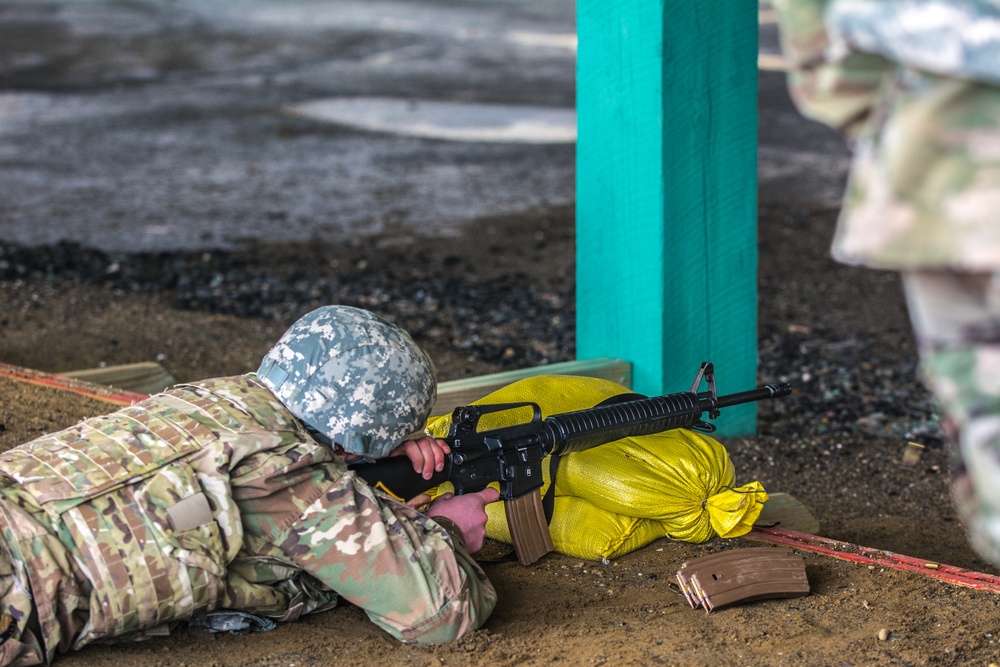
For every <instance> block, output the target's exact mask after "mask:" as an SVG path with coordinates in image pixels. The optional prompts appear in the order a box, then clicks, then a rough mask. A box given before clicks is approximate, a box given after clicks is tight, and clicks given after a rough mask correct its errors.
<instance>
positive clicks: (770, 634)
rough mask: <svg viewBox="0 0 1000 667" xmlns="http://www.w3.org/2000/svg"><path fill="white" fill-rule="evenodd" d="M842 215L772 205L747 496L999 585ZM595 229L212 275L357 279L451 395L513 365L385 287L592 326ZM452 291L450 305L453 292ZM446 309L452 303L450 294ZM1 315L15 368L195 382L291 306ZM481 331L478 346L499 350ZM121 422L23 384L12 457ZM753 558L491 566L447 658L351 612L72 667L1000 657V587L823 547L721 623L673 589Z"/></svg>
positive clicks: (684, 551) (356, 249) (59, 276)
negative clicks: (91, 423)
mask: <svg viewBox="0 0 1000 667" xmlns="http://www.w3.org/2000/svg"><path fill="white" fill-rule="evenodd" d="M834 218H835V212H834V211H832V210H822V209H819V210H816V209H809V208H808V207H806V206H798V205H782V206H775V205H763V206H762V207H761V216H760V220H761V227H760V230H761V231H760V247H761V256H760V287H761V306H760V326H759V331H760V341H761V371H760V376H761V378H760V379H761V381H762V382H770V381H776V380H788V381H791V382H793V383H794V384H795V385H796V393H795V394H794V395H793V396H792V397H789V398H788V399H783V400H782V401H778V402H775V403H774V404H773V405H770V406H763V405H762V406H761V414H760V422H761V425H760V430H759V433H758V434H757V435H756V436H754V437H746V438H733V439H729V440H727V441H725V444H726V446H727V448H728V450H729V453H730V456H731V458H732V459H733V461H734V463H735V465H736V470H737V474H738V478H739V481H740V482H746V481H750V480H753V479H758V480H760V481H761V482H762V483H763V484H764V485H765V487H766V488H767V489H768V490H770V491H781V492H786V493H790V494H792V495H793V496H795V497H796V498H798V499H799V500H800V501H802V502H803V503H804V504H805V505H806V506H807V507H809V508H810V509H811V510H812V511H813V513H814V514H815V515H816V517H817V518H818V519H819V521H820V523H821V526H822V532H823V534H825V535H826V536H829V537H833V538H836V539H839V540H844V541H847V542H852V543H855V544H861V545H866V546H870V547H875V548H880V549H886V550H891V551H896V552H899V553H903V554H907V555H911V556H918V557H923V558H927V559H931V560H935V561H938V562H942V563H948V564H952V565H956V566H960V567H965V568H970V569H973V570H978V571H984V572H988V573H996V570H995V569H993V568H991V567H990V566H989V565H987V564H986V563H984V562H982V561H981V560H979V559H978V558H977V557H976V556H975V555H974V554H973V553H972V552H971V550H970V549H969V548H968V546H967V543H966V540H965V537H964V534H963V531H962V528H961V526H960V525H959V523H958V521H957V519H956V516H955V513H954V511H953V509H952V507H951V504H950V500H949V495H948V488H947V469H948V459H947V453H946V451H945V449H944V447H943V446H942V445H941V442H940V437H939V435H938V433H937V431H936V427H935V425H934V415H933V407H932V406H931V405H930V403H929V401H928V398H927V396H926V393H925V392H924V391H923V389H922V388H921V387H920V385H919V383H918V381H917V379H916V376H915V369H914V351H913V344H912V340H911V339H910V336H909V327H908V324H907V321H906V316H905V310H904V307H903V304H902V300H901V296H900V292H899V286H898V283H897V281H896V279H895V277H894V276H892V275H890V274H884V273H875V272H869V271H864V270H861V269H851V268H847V267H841V266H837V265H835V264H833V263H832V262H831V261H830V260H829V259H828V254H827V246H828V243H829V239H830V234H831V231H832V225H833V221H834ZM572 229H573V221H572V211H571V210H563V211H553V212H548V213H546V214H545V215H543V216H537V215H535V216H526V217H522V218H516V219H505V220H487V221H482V222H481V223H476V224H474V225H472V226H471V227H470V229H469V230H468V233H467V234H465V235H464V236H463V237H462V238H458V239H452V240H450V241H448V247H447V251H442V244H441V242H440V241H439V240H438V241H436V240H434V239H421V238H416V237H413V238H409V237H408V238H406V239H404V242H403V243H402V244H400V243H398V242H393V241H394V239H392V238H391V237H388V236H387V237H384V238H383V239H381V240H379V239H375V240H373V241H372V242H370V243H369V242H365V243H361V244H359V245H356V246H349V247H344V246H340V247H335V248H334V247H323V248H311V249H309V250H308V251H307V250H303V249H298V250H296V249H294V248H269V249H268V248H265V249H261V248H257V249H250V250H247V251H246V252H245V253H243V254H242V255H241V254H239V253H236V254H233V255H230V256H226V257H221V256H220V257H214V258H209V259H208V260H206V261H209V262H210V263H211V262H220V263H222V262H225V263H226V266H229V267H232V266H235V265H238V264H240V263H245V264H253V263H254V262H255V261H259V260H260V258H261V257H267V258H268V270H269V271H271V272H272V273H273V274H274V275H278V276H285V277H286V278H287V276H288V274H287V273H282V271H289V272H291V271H292V269H293V268H294V270H295V271H296V272H298V273H297V274H296V275H297V276H298V277H297V279H301V280H307V281H308V280H312V281H322V280H329V279H330V276H331V274H335V275H339V276H340V277H341V278H342V282H344V283H345V284H348V285H349V286H353V287H351V289H352V290H353V291H351V292H350V294H352V295H353V296H352V297H351V298H353V299H356V301H357V302H358V303H369V304H372V307H373V308H375V309H376V310H382V311H384V312H386V314H388V315H390V316H391V315H392V314H394V313H395V314H396V316H397V317H398V318H401V319H403V320H404V322H407V323H409V324H413V323H416V324H417V330H416V331H415V332H414V333H415V336H416V337H417V339H418V340H419V341H421V342H422V343H423V344H425V345H426V346H427V347H428V348H429V349H430V350H431V351H432V353H433V355H434V357H435V360H436V361H437V363H438V365H439V366H440V368H441V372H442V377H443V379H452V378H457V377H465V376H469V375H473V374H478V373H484V372H491V371H495V370H498V369H501V368H505V367H508V366H507V365H506V362H505V361H504V358H505V355H504V354H499V356H498V357H497V358H496V359H489V358H484V357H483V355H482V354H476V353H473V352H470V349H469V348H463V347H462V346H461V345H460V344H459V343H461V341H457V340H455V339H454V338H449V335H446V334H442V333H441V332H440V331H437V330H435V329H434V328H433V327H425V326H423V325H422V324H420V323H421V322H423V320H420V319H419V318H414V317H410V316H408V315H407V314H406V313H407V312H408V311H406V310H405V309H403V310H399V309H400V308H402V307H403V306H402V305H400V304H398V303H395V301H397V300H405V299H404V298H403V297H400V298H399V299H388V300H387V299H385V298H382V296H379V295H380V294H382V295H383V296H384V294H385V293H388V294H390V295H392V294H400V293H401V292H398V291H397V292H393V291H392V289H393V288H391V287H390V288H388V292H377V291H375V290H374V288H372V287H371V285H373V284H375V283H372V282H370V281H371V280H374V278H373V276H374V275H375V274H378V275H379V276H381V278H379V279H380V280H386V278H385V276H387V275H388V276H390V278H389V279H388V280H389V281H390V282H393V281H395V282H397V283H399V285H397V286H396V288H397V289H402V287H400V285H404V284H405V285H412V284H413V283H414V282H417V283H419V282H420V281H421V280H427V281H428V284H431V283H432V282H433V279H436V278H441V277H442V276H445V277H447V276H451V277H453V278H454V280H456V281H458V283H463V284H465V283H476V284H477V285H494V286H497V285H499V286H501V287H502V288H503V289H507V288H509V289H511V290H512V292H511V293H514V292H517V290H519V289H520V286H522V284H523V283H525V282H526V283H527V284H530V285H533V286H537V290H536V291H535V292H532V294H535V296H536V297H537V298H540V299H541V300H542V301H545V302H546V303H554V304H556V307H557V310H559V311H560V312H561V313H562V317H563V318H565V319H564V322H565V321H569V322H571V321H572V282H573V280H572V277H573V270H574V267H573V235H572ZM483 239H489V243H488V244H484V243H483V242H482V240H483ZM396 241H398V239H396ZM487 250H488V252H486V251H487ZM297 253H298V257H297ZM303 257H305V258H306V259H303ZM316 257H322V258H324V261H323V262H320V261H319V260H315V261H314V259H315V258H316ZM456 257H459V258H465V259H464V260H463V261H465V262H467V263H468V264H470V265H474V268H476V269H477V271H476V272H471V271H469V270H468V269H469V267H468V266H464V265H463V261H459V260H456V259H455V258H456ZM174 259H176V258H174ZM146 260H147V261H149V262H154V260H155V261H166V260H165V259H164V258H159V259H156V258H146ZM331 267H334V268H331ZM338 267H339V268H338ZM345 276H349V277H350V280H347V278H345ZM476 281H480V282H476ZM505 281H506V282H505ZM378 284H380V285H381V284H384V283H378ZM394 284H395V283H394ZM448 284H449V283H447V282H445V283H442V287H441V289H442V290H447V289H449V288H448V287H447V285H448ZM504 286H507V287H504ZM380 289H381V288H380ZM517 293H520V292H517ZM538 294H542V296H540V297H538ZM439 296H440V299H441V300H442V302H443V300H444V299H445V296H444V295H443V293H442V294H441V295H439ZM365 299H367V301H365ZM501 300H502V295H497V294H490V295H488V296H487V297H486V298H485V299H484V300H483V302H482V303H481V307H482V308H483V309H487V308H489V307H492V306H496V307H497V308H499V307H500V301H501ZM0 303H2V304H3V312H2V315H0V330H2V332H3V335H2V342H0V361H3V362H6V363H11V364H17V365H22V366H27V367H31V368H36V369H39V370H46V371H61V370H62V371H65V370H69V369H73V368H86V367H94V366H98V365H100V364H116V363H128V362H135V361H150V360H159V361H161V362H162V363H163V364H164V366H166V367H167V368H168V370H170V371H171V373H173V374H174V376H175V377H176V378H177V379H178V380H187V379H196V378H198V377H208V376H214V375H223V374H230V373H239V372H244V371H247V370H253V369H254V368H256V365H257V363H258V360H259V359H260V357H261V355H262V354H263V353H264V352H265V351H266V350H267V348H268V346H269V345H270V343H271V342H272V341H273V340H274V339H275V338H276V337H277V336H278V335H279V334H280V332H281V331H282V330H283V328H284V326H285V325H286V324H287V323H288V322H289V321H290V318H291V314H292V312H291V311H288V312H287V313H281V314H277V315H272V316H270V317H265V316H250V317H240V316H237V315H234V314H225V313H223V312H218V311H219V310H220V309H218V308H216V309H215V310H216V312H210V311H211V309H209V308H206V307H204V306H203V305H202V306H198V305H197V304H196V305H194V306H192V305H191V303H190V302H186V301H184V300H182V299H179V298H178V293H177V291H176V290H169V289H168V290H159V291H149V290H145V289H134V290H133V289H130V288H129V287H128V285H126V284H123V283H115V282H101V281H95V280H90V279H87V278H86V277H81V275H79V273H73V272H68V273H67V272H60V271H49V272H45V271H34V272H27V273H26V274H25V275H24V276H23V277H19V278H10V279H7V280H4V281H2V282H0ZM299 305H300V306H303V307H304V306H307V305H308V304H306V303H300V304H299ZM404 305H405V304H404ZM411 305H412V304H411ZM180 306H184V307H180ZM442 317H445V316H444V315H442ZM448 317H452V318H454V317H456V315H454V313H452V314H450V315H448ZM483 326H484V327H485V326H486V325H485V324H484V325H483ZM504 326H505V325H504V324H503V323H500V324H496V327H498V328H499V329H504ZM509 326H511V327H513V326H514V323H509ZM550 328H551V329H552V332H551V333H550V334H549V336H550V337H549V338H547V337H546V334H545V332H544V330H543V331H542V332H534V333H532V334H531V335H532V337H533V338H536V339H537V340H536V341H535V342H536V346H535V349H536V350H541V351H542V352H539V354H542V353H544V354H545V355H546V358H547V359H548V360H550V361H559V360H562V359H567V358H572V354H573V351H572V348H571V346H570V345H567V344H566V343H564V342H560V340H559V339H558V338H556V337H555V336H556V332H555V329H557V327H550ZM482 331H486V329H483V330H482ZM482 331H481V332H480V333H477V334H476V335H477V336H480V335H482V336H485V335H486V334H485V333H482ZM508 333H509V335H510V336H513V337H515V338H516V337H517V336H523V335H525V334H524V333H523V332H518V331H510V332H508ZM504 349H505V350H506V348H504ZM506 356H507V357H509V356H511V355H510V354H507V355H506ZM697 361H698V360H693V361H692V363H693V364H694V363H696V362H697ZM718 370H719V371H720V372H724V369H718ZM686 382H689V379H688V378H684V379H683V381H681V383H680V384H681V385H683V384H684V383H686ZM684 388H685V387H684V386H679V387H678V390H682V389H684ZM108 407H109V406H107V405H105V404H103V403H100V402H96V401H93V400H92V399H86V398H83V397H80V396H78V395H75V394H70V393H65V392H58V391H54V390H49V389H42V388H38V387H34V386H30V385H25V384H23V383H13V382H10V381H0V446H2V447H4V448H6V447H9V446H13V445H16V444H18V443H20V442H24V441H26V440H28V439H30V438H32V437H34V436H36V435H38V434H40V433H43V432H46V431H50V430H54V429H57V428H60V427H62V426H66V425H70V424H72V423H74V422H75V421H76V420H77V419H79V418H81V417H83V416H89V415H92V414H95V413H98V412H103V411H107V410H108ZM908 441H918V442H921V443H922V444H925V445H926V447H925V449H924V451H923V456H922V458H921V459H920V460H919V461H918V462H917V463H916V464H915V465H904V463H903V461H902V455H903V452H904V449H905V447H906V443H907V442H908ZM743 546H760V543H757V542H751V541H748V540H744V539H737V540H729V541H722V540H713V541H711V542H709V543H706V544H701V545H691V544H684V543H675V542H670V541H666V540H661V541H658V542H655V543H653V544H651V545H649V546H647V547H645V548H643V549H641V550H639V551H637V552H634V553H632V554H629V555H627V556H625V557H622V558H619V559H617V560H614V561H611V562H607V563H599V562H598V563H594V562H582V561H579V560H577V559H574V558H570V557H566V556H562V555H558V554H552V555H549V556H547V557H545V558H544V559H542V560H541V561H540V562H539V563H537V564H535V565H533V566H531V567H522V566H520V565H518V564H516V563H514V562H500V563H491V564H487V565H486V566H485V567H486V570H487V572H488V573H489V575H490V578H491V579H492V580H493V582H494V583H495V585H496V587H497V589H498V591H499V596H500V602H499V605H498V607H497V609H496V611H495V612H494V614H493V616H492V617H491V618H490V620H489V621H488V622H487V624H486V626H485V627H484V628H483V629H482V630H480V631H478V632H476V633H474V634H473V635H471V636H469V637H467V638H465V639H463V640H461V641H459V642H457V643H455V644H451V645H446V646H438V647H433V648H411V647H405V646H400V645H398V644H396V643H394V642H393V641H392V640H390V639H389V638H387V637H386V636H385V635H383V634H382V633H381V632H380V631H379V630H378V629H377V628H375V627H374V626H373V625H372V624H371V623H369V622H368V621H367V619H366V618H365V617H364V615H363V614H362V613H361V612H360V611H359V610H357V609H354V608H351V607H348V606H345V607H342V608H338V609H335V610H333V611H330V612H326V613H322V614H317V615H315V616H313V617H310V618H307V619H305V620H302V621H300V622H298V623H294V624H288V625H284V626H281V627H279V628H278V629H277V630H274V631H272V632H267V633H261V634H257V635H250V636H243V637H233V636H228V635H210V634H208V633H207V632H205V631H203V630H195V629H180V630H178V631H176V632H175V633H174V634H173V635H171V636H170V637H165V638H158V639H152V640H148V641H145V642H140V643H129V644H119V645H113V646H99V647H89V648H87V649H86V650H84V651H82V652H80V653H78V654H73V655H68V656H64V657H62V658H61V659H60V660H59V662H58V664H61V665H65V666H66V667H70V666H72V665H79V666H83V665H86V666H88V667H103V666H105V665H108V666H112V665H114V666H115V667H120V666H121V665H132V664H142V665H164V666H166V665H171V666H176V665H186V666H187V667H213V666H214V667H222V666H227V667H230V666H232V667H235V666H238V665H240V666H249V665H287V666H288V667H292V666H295V667H300V666H305V665H333V664H336V665H366V666H371V665H472V666H478V665H490V666H491V667H495V666H498V665H550V664H567V665H601V664H609V665H610V664H630V665H631V664H635V665H640V664H641V665H648V664H667V665H705V666H712V667H714V666H716V665H720V664H747V665H757V666H769V665H798V664H810V665H875V664H879V665H881V664H902V665H983V666H986V665H990V664H991V663H1000V645H998V643H997V641H998V638H1000V597H998V595H997V594H995V593H992V592H984V591H976V590H972V589H969V588H962V587H958V586H955V585H952V584H948V583H943V582H941V581H937V580H935V579H931V578H929V577H927V576H923V575H921V574H915V573H908V572H901V571H898V570H893V569H890V568H888V567H881V566H877V565H876V566H869V565H865V564H855V563H850V562H846V561H843V560H838V559H834V558H831V557H828V556H823V555H818V554H813V553H808V552H803V554H802V555H803V558H804V561H805V563H806V571H807V575H808V579H809V583H810V587H811V593H810V595H808V596H807V597H802V598H796V599H786V600H768V601H759V602H753V603H748V604H745V605H740V606H736V607H732V608H729V609H724V610H720V611H716V612H713V613H711V614H707V613H706V612H704V611H703V610H694V609H691V608H690V607H689V606H688V605H687V604H686V602H685V601H684V599H683V597H682V596H681V595H680V594H679V593H678V592H677V590H676V589H675V587H674V586H673V585H672V583H673V581H674V579H673V577H674V574H675V573H676V571H677V569H678V568H679V567H680V566H681V564H682V563H684V562H685V561H687V560H689V559H692V558H695V557H698V556H702V555H706V554H708V553H713V552H717V551H719V550H721V549H728V548H733V547H743ZM492 547H495V545H491V548H492ZM880 633H881V635H880ZM880 636H881V637H882V638H880Z"/></svg>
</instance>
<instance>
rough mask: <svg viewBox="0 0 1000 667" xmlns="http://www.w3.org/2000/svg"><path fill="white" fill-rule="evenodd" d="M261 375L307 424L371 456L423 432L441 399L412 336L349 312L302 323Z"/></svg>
mask: <svg viewBox="0 0 1000 667" xmlns="http://www.w3.org/2000/svg"><path fill="white" fill-rule="evenodd" d="M257 377H258V379H259V380H260V381H261V382H263V383H264V385H266V386H267V387H268V389H270V390H271V391H272V392H274V394H275V396H277V397H278V399H279V400H280V401H281V402H282V403H283V404H284V405H285V407H286V408H288V409H289V411H291V413H292V414H293V415H295V416H296V417H298V418H299V419H300V420H302V422H303V423H305V424H306V426H308V427H310V428H311V429H313V430H314V431H317V432H319V433H321V434H322V435H324V436H326V437H327V438H329V439H330V440H331V441H333V443H335V444H337V445H340V446H341V447H343V448H344V451H347V452H352V453H355V454H360V455H362V456H365V457H370V458H381V457H383V456H386V455H387V454H388V453H389V452H390V451H392V450H393V449H394V448H395V447H396V446H397V445H399V443H401V442H402V441H403V439H404V438H405V437H406V436H407V435H410V434H411V433H413V432H414V431H417V430H419V429H422V428H423V427H424V425H425V423H426V422H427V417H428V416H429V415H430V411H431V408H432V406H433V405H434V400H435V398H436V397H437V378H436V371H435V369H434V364H433V363H431V360H430V358H429V357H428V356H427V355H426V354H425V353H424V351H423V350H421V349H420V348H419V347H417V344H416V343H414V342H413V339H411V338H410V336H409V334H407V333H406V332H405V331H403V330H402V329H400V328H399V327H397V326H395V325H393V324H390V323H389V322H386V321H385V320H383V319H382V318H380V317H378V316H377V315H375V314H373V313H370V312H368V311H367V310H361V309H360V308H351V307H348V306H325V307H323V308H319V309H317V310H314V311H313V312H311V313H309V314H308V315H305V316H304V317H302V318H301V319H299V320H298V321H297V322H296V323H295V324H293V325H292V326H291V327H290V328H289V329H288V331H286V332H285V333H284V334H283V335H282V336H281V338H280V339H279V340H278V342H277V343H276V344H275V346H274V347H273V348H271V351H270V352H268V353H267V355H266V356H265V357H264V361H263V362H261V365H260V368H259V369H258V371H257Z"/></svg>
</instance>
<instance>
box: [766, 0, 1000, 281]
mask: <svg viewBox="0 0 1000 667" xmlns="http://www.w3.org/2000/svg"><path fill="white" fill-rule="evenodd" d="M941 4H942V3H940V2H930V1H928V2H921V1H920V0H908V1H907V2H885V1H883V0H879V1H878V2H866V1H863V0H833V1H832V2H829V3H827V2H824V1H823V0H779V1H778V2H776V6H777V8H778V10H779V17H780V22H781V30H782V44H783V48H784V50H785V52H786V54H787V55H788V57H789V60H790V62H791V63H792V65H793V67H794V73H793V74H792V78H791V80H790V85H791V87H792V93H793V97H794V98H795V101H796V103H797V105H799V107H800V108H801V109H802V111H803V113H805V114H806V115H809V116H811V117H813V118H817V119H819V120H822V121H824V122H827V123H829V124H830V125H832V126H834V127H838V128H840V129H843V130H844V131H845V132H847V133H848V135H849V136H851V137H852V138H854V139H855V145H854V150H855V154H854V161H853V164H852V168H851V174H850V179H849V182H848V188H847V193H846V196H845V201H844V207H843V211H842V213H841V216H840V222H839V225H838V229H837V234H836V237H835V239H834V245H833V255H834V257H836V258H837V259H838V260H840V261H842V262H845V263H850V264H861V265H867V266H872V267H877V268H886V269H900V270H902V269H915V268H930V267H935V268H952V269H957V270H969V271H988V270H992V269H993V268H998V267H1000V225H997V224H995V221H994V211H996V210H997V209H998V206H1000V88H997V87H994V86H993V85H990V83H989V82H986V81H977V80H975V79H974V78H972V76H973V74H974V69H973V68H972V67H971V66H970V67H969V68H967V69H963V66H962V62H956V60H955V59H956V58H959V59H960V56H961V55H962V54H970V53H979V51H977V50H976V49H973V48H971V45H972V44H973V43H975V42H976V40H977V38H978V37H980V36H982V37H983V39H987V38H989V36H990V35H991V34H992V30H986V31H985V33H986V34H981V33H977V32H976V31H971V32H969V33H964V34H962V35H957V34H952V37H953V38H954V39H956V40H957V41H959V42H960V43H962V44H969V45H970V48H969V49H967V50H965V51H963V50H961V49H955V50H954V51H955V52H956V53H957V54H958V55H957V56H954V54H953V57H952V56H949V57H950V58H951V60H950V61H949V63H950V64H949V66H948V68H947V69H948V71H949V72H954V73H956V74H958V75H961V78H952V77H948V76H942V75H940V74H936V73H932V72H930V71H926V70H921V69H917V68H915V67H914V66H913V64H912V63H909V62H905V61H897V60H893V59H891V58H894V57H897V55H898V54H896V53H895V52H894V51H892V50H891V49H889V48H888V46H886V45H887V44H889V43H890V42H889V40H890V39H891V38H893V37H894V36H895V37H898V36H899V30H902V28H899V30H897V29H895V28H890V27H887V26H881V24H880V25H879V26H872V28H871V31H869V32H868V33H866V32H865V30H864V29H863V26H864V25H867V24H865V23H864V21H865V20H866V19H868V20H875V19H878V20H881V19H882V18H883V15H884V12H886V11H893V10H898V11H900V12H904V10H905V12H910V13H908V14H906V15H907V16H920V17H927V16H933V15H935V14H934V13H933V12H932V11H930V10H931V9H932V8H933V7H934V6H940V5H941ZM947 4H948V5H949V6H950V7H952V8H953V9H954V10H955V11H956V12H959V13H960V14H961V15H962V16H966V17H967V16H969V15H972V16H978V17H980V18H981V20H982V23H981V24H980V23H977V24H976V25H984V26H991V25H993V22H995V20H996V18H997V12H996V3H992V2H990V3H987V2H949V3H947ZM918 8H923V11H921V12H918V11H917V9H918ZM942 11H943V10H942ZM900 16H903V14H901V15H900ZM834 18H836V21H837V25H838V26H840V27H841V28H842V30H843V33H838V35H839V37H838V38H839V39H844V37H843V35H845V34H846V35H853V38H852V39H853V41H842V42H841V44H842V45H846V46H847V47H849V50H847V51H846V52H843V51H837V49H836V48H834V45H833V44H832V42H831V37H830V33H829V32H828V30H827V26H828V25H829V23H830V22H831V21H832V20H833V19H834ZM912 23H914V22H911V24H912ZM911 24H908V25H911ZM921 25H924V24H920V23H918V24H917V27H915V28H913V30H912V31H911V32H912V34H918V33H919V32H920V31H919V30H918V28H919V27H920V26H921ZM904 27H906V26H904ZM925 32H926V31H925ZM874 33H877V36H878V40H881V41H878V44H880V45H881V47H880V48H878V49H875V48H874V47H873V50H872V51H871V52H863V51H860V50H859V49H860V46H861V45H862V44H864V45H870V42H871V41H872V40H873V39H874V38H872V39H867V38H865V39H862V36H865V35H870V34H874ZM906 34H907V35H908V36H909V35H910V32H908V33H906ZM990 39H991V38H990ZM876 41H877V40H876ZM987 41H990V40H989V39H987ZM987 50H988V49H985V48H984V49H983V50H982V51H983V52H984V53H985V52H986V51H987ZM993 70H994V71H998V72H1000V63H995V64H994V67H993Z"/></svg>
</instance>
